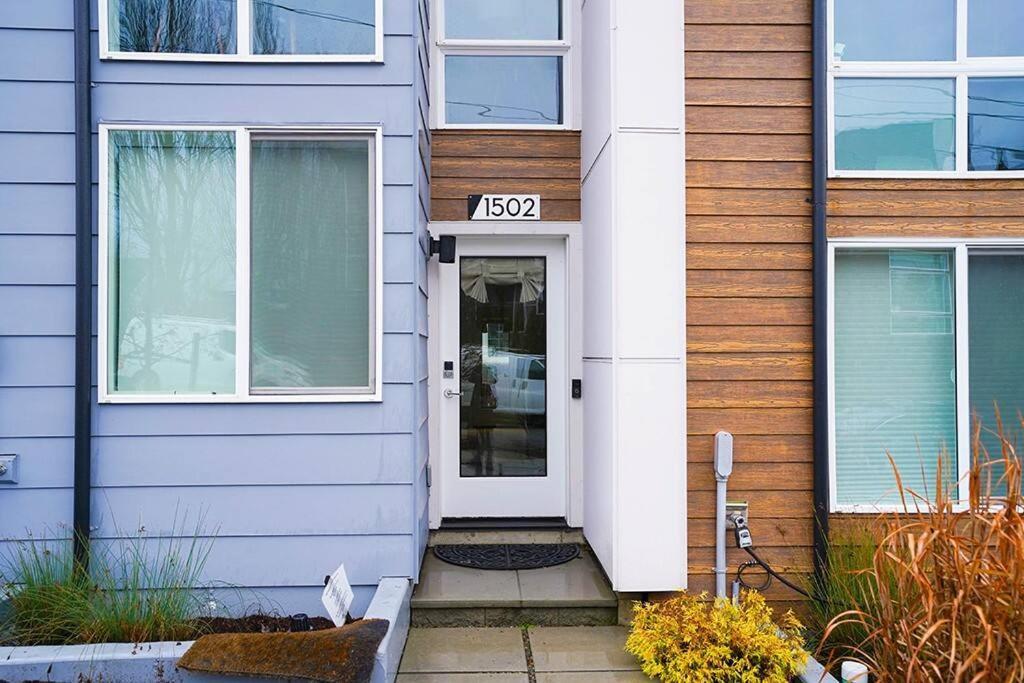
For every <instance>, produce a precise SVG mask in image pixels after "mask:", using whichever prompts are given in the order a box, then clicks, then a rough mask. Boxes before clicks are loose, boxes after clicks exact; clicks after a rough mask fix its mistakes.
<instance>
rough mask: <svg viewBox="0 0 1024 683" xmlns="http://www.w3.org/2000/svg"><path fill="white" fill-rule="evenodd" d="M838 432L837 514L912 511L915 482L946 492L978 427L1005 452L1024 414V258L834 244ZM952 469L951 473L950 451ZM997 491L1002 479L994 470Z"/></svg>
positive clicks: (970, 249) (1014, 253)
mask: <svg viewBox="0 0 1024 683" xmlns="http://www.w3.org/2000/svg"><path fill="white" fill-rule="evenodd" d="M833 258H834V267H833V273H834V286H833V291H832V301H831V307H832V314H831V316H830V317H831V322H832V344H831V354H832V362H831V371H830V375H831V377H830V381H831V385H832V391H831V392H830V393H831V397H830V398H831V411H832V416H831V420H830V422H831V424H832V433H831V437H830V440H831V442H832V451H833V464H834V467H833V468H832V470H833V501H832V502H833V508H834V509H836V510H840V511H851V510H857V509H858V508H859V507H860V506H863V508H864V509H867V510H872V509H875V508H876V507H877V506H880V505H898V504H899V503H900V498H899V490H898V487H897V484H896V477H895V474H894V471H893V468H892V466H891V464H890V461H889V458H892V460H893V462H895V464H896V467H897V469H898V470H899V473H900V476H901V477H902V479H903V481H904V483H905V484H906V486H907V487H908V488H910V489H912V490H914V491H916V492H918V493H920V494H922V495H927V494H928V493H929V492H930V493H934V491H935V486H936V482H937V481H938V480H939V478H940V477H941V478H942V479H943V480H944V481H946V482H947V483H948V484H950V485H954V484H955V483H957V482H959V484H960V487H961V488H960V491H959V494H960V498H962V499H965V498H966V497H967V495H968V493H969V490H968V488H969V486H970V482H968V481H967V479H966V478H965V475H966V473H967V471H968V470H969V467H970V463H971V457H972V453H971V449H972V444H971V440H972V429H973V426H972V421H973V420H974V419H975V418H977V419H978V420H980V421H981V424H982V426H983V429H982V431H981V433H980V439H981V444H982V446H983V447H984V450H985V451H987V453H988V455H989V456H991V457H992V458H994V459H998V458H999V457H1000V456H1001V452H1002V447H1001V443H1000V441H999V439H998V437H997V436H996V429H997V409H998V411H999V412H1001V413H1002V415H1003V416H1005V427H1006V430H1007V435H1008V436H1010V437H1011V440H1019V437H1020V435H1019V434H1017V433H1016V432H1017V430H1016V429H1015V428H1014V424H1015V423H1016V420H1015V419H1013V417H1012V416H1015V415H1017V414H1018V413H1019V412H1020V411H1022V410H1024V358H1022V356H1021V354H1020V353H1019V348H1020V340H1022V339H1024V252H1022V251H1021V250H1019V249H1011V248H999V249H995V248H990V247H985V246H977V247H975V246H971V245H968V244H956V245H950V246H948V247H947V246H939V247H930V246H922V247H919V248H888V247H883V246H881V245H879V246H871V245H866V244H865V245H859V246H853V245H846V246H836V247H833ZM940 454H942V455H943V460H942V462H943V471H942V472H941V473H940V472H939V466H938V463H939V455H940ZM991 474H992V482H993V484H994V485H995V490H1000V489H1003V488H1005V482H999V478H1000V477H1001V476H1002V475H1003V472H1002V471H995V470H993V471H992V472H991Z"/></svg>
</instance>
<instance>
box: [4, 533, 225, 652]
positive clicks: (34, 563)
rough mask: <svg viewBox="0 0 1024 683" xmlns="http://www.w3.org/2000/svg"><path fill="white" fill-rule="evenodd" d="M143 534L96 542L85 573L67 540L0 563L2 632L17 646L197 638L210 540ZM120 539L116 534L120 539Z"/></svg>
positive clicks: (25, 545) (14, 553) (32, 546)
mask: <svg viewBox="0 0 1024 683" xmlns="http://www.w3.org/2000/svg"><path fill="white" fill-rule="evenodd" d="M201 531H202V530H201V524H200V525H197V527H196V529H195V532H194V533H193V534H192V535H191V536H186V537H182V536H179V535H177V533H176V532H172V534H171V536H170V537H167V538H149V537H147V536H146V535H145V533H144V531H141V530H140V531H139V532H138V533H137V534H135V535H133V536H130V537H127V538H124V537H122V538H119V539H117V540H113V541H99V540H94V541H93V542H92V544H91V556H90V558H89V559H90V561H89V571H85V570H83V569H82V568H81V567H79V566H77V565H76V563H75V561H74V557H73V552H72V543H71V541H70V540H67V539H54V538H44V539H29V540H27V541H18V542H15V543H13V544H12V545H11V547H10V549H9V550H8V551H7V553H6V554H5V557H3V558H2V561H0V589H2V593H3V597H5V598H6V599H7V601H8V605H7V610H6V616H5V619H4V620H5V623H4V624H3V627H2V628H0V633H4V634H6V638H8V639H10V640H12V641H13V642H15V643H17V644H20V645H63V644H72V643H102V642H123V643H138V642H144V641H159V640H186V639H190V638H193V637H195V636H196V635H198V634H197V628H198V626H197V624H196V622H195V619H196V618H197V617H200V616H203V614H204V610H205V606H206V603H205V601H204V600H203V598H202V596H201V594H200V591H199V590H198V588H199V587H200V581H201V575H202V571H203V567H204V566H205V564H206V559H207V556H208V555H209V551H210V546H211V545H212V539H210V538H209V537H207V536H205V535H204V534H202V533H201ZM118 535H119V536H120V534H118Z"/></svg>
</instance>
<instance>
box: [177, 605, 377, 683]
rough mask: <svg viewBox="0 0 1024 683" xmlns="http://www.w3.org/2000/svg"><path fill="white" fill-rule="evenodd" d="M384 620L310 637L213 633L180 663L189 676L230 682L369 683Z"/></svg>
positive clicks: (352, 625)
mask: <svg viewBox="0 0 1024 683" xmlns="http://www.w3.org/2000/svg"><path fill="white" fill-rule="evenodd" d="M387 632H388V622H387V620H386V619H363V620H361V621H356V622H353V623H351V624H347V625H345V626H342V627H341V628H332V629H326V630H323V631H310V632H308V633H215V634H211V635H206V636H202V637H201V638H199V640H197V641H196V642H195V644H193V645H192V647H190V648H189V649H188V651H187V652H186V653H185V654H184V656H182V658H181V659H179V660H178V666H179V667H181V668H182V669H185V670H187V671H199V672H203V673H215V674H223V675H228V676H256V677H263V678H294V679H300V680H307V681H320V682H322V683H368V681H369V680H370V677H371V675H372V674H373V662H374V657H375V656H376V654H377V646H379V645H380V642H381V641H382V640H383V639H384V636H385V635H386V634H387Z"/></svg>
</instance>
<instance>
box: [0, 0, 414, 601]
mask: <svg viewBox="0 0 1024 683" xmlns="http://www.w3.org/2000/svg"><path fill="white" fill-rule="evenodd" d="M384 6H385V25H384V28H385V55H384V56H385V63H384V64H377V65H365V64H364V65H360V64H329V65H327V64H323V65H317V64H295V65H288V64H274V65H256V64H202V63H165V62H100V61H98V60H97V59H95V57H94V60H93V80H94V84H95V87H94V88H93V106H94V116H95V121H94V125H95V124H96V123H98V122H100V121H104V122H147V123H149V122H153V123H167V124H174V123H184V122H209V123H262V124H301V123H335V124H339V125H344V124H380V125H382V126H383V128H384V145H383V158H384V163H383V169H382V173H383V182H384V197H383V199H384V231H385V237H384V242H383V245H382V248H383V258H384V273H383V276H384V282H385V285H384V321H383V323H384V332H385V335H384V349H383V364H384V375H383V380H384V401H383V402H382V403H377V404H369V403H368V404H344V405H331V404H307V405H302V404H286V405H273V404H269V405H267V404H265V405H102V406H96V408H95V414H94V432H95V439H94V442H93V459H94V464H93V470H94V474H93V480H94V481H93V483H94V492H93V508H94V518H93V524H94V525H95V526H96V532H95V533H96V535H97V536H98V537H99V538H100V539H109V538H113V537H116V536H117V535H118V534H132V533H135V530H136V529H137V528H139V527H140V525H141V526H144V527H145V529H146V533H147V534H149V535H160V534H166V533H169V532H170V531H171V530H172V528H173V527H174V526H175V519H176V518H177V519H178V521H179V525H178V526H179V527H180V520H181V517H182V515H183V514H185V513H186V512H187V513H188V514H189V517H190V519H193V520H194V519H195V517H196V516H197V515H198V514H199V513H200V512H202V513H203V514H204V515H205V519H206V525H207V528H210V529H216V530H217V540H216V541H215V543H214V545H213V553H212V555H211V558H210V562H209V565H208V572H207V573H208V576H209V578H210V579H212V580H216V581H221V582H227V583H228V584H232V585H237V586H244V587H249V588H252V589H254V590H255V591H257V592H258V593H259V594H260V595H262V596H264V597H265V598H266V599H267V600H269V601H271V602H272V603H273V604H274V606H276V607H278V608H279V609H285V610H297V609H303V610H306V611H319V610H318V607H317V603H318V597H319V591H320V586H321V585H322V579H323V576H324V575H325V574H327V573H329V572H330V571H332V570H333V569H334V567H335V566H336V565H337V564H338V563H339V562H342V561H344V562H345V563H346V566H347V569H348V573H349V576H350V578H351V580H352V582H353V583H354V584H355V585H356V590H357V603H356V610H357V611H361V609H363V608H364V607H365V604H366V602H367V601H368V600H369V596H370V592H371V590H372V587H373V586H374V585H376V583H377V581H378V579H379V578H380V577H381V576H416V575H417V574H418V570H419V562H420V557H421V555H422V551H423V548H424V547H425V544H426V524H427V513H426V511H427V490H426V482H425V466H426V458H427V389H426V387H427V385H426V377H427V371H428V368H427V354H426V343H427V314H426V310H427V306H426V301H427V291H426V269H425V261H424V259H425V253H424V250H425V248H426V221H427V211H426V205H425V203H426V201H427V199H426V197H428V196H429V191H428V189H427V187H426V184H427V183H428V182H429V181H428V179H427V175H426V170H425V169H426V168H427V163H428V160H427V159H426V158H425V156H426V155H428V154H429V150H428V147H429V139H428V136H429V131H428V128H427V125H426V119H425V113H426V109H427V104H426V98H427V90H426V82H425V77H426V69H427V65H426V59H427V55H428V54H429V51H428V50H427V49H426V45H427V42H426V41H427V37H426V36H427V23H426V22H427V7H426V3H425V0H387V1H386V2H385V3H384ZM71 22H72V3H71V2H69V1H68V0H4V1H3V2H0V452H14V453H18V454H19V455H20V457H21V458H22V462H21V482H20V484H19V485H18V486H16V487H4V488H0V538H6V539H12V538H24V537H25V536H26V535H27V534H29V533H36V534H38V533H41V532H44V531H45V530H47V529H49V530H50V531H51V532H54V533H61V532H62V530H63V532H64V533H66V527H67V525H68V524H69V523H70V517H71V489H70V486H71V477H72V446H73V440H72V436H73V420H72V417H73V413H72V408H73V406H72V398H73V392H74V389H73V379H74V367H73V363H74V355H73V353H74V348H73V345H74V340H73V332H74V229H75V226H74V188H73V183H74V151H73V144H74V136H73V114H74V110H73V106H74V101H73V85H72V83H71V79H72V76H73V65H74V55H73V39H74V36H73V32H72V30H71ZM95 26H96V8H95V7H94V8H93V28H94V30H93V54H94V55H95V54H96V42H97V40H98V32H97V31H96V30H95ZM95 132H96V128H95V127H94V134H95ZM97 175H98V169H94V177H93V180H94V183H95V180H96V177H97ZM94 230H95V226H94ZM176 515H177V517H176Z"/></svg>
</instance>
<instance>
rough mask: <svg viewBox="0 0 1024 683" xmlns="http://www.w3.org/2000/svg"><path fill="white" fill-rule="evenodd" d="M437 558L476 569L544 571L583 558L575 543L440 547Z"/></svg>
mask: <svg viewBox="0 0 1024 683" xmlns="http://www.w3.org/2000/svg"><path fill="white" fill-rule="evenodd" d="M434 555H435V556H436V557H437V559H439V560H442V561H444V562H447V563H448V564H455V565H458V566H460V567H472V568H473V569H540V568H541V567H554V566H555V565H559V564H565V563H566V562H568V561H569V560H574V559H576V558H577V557H579V556H580V547H579V546H578V545H576V544H575V543H522V544H513V543H502V544H496V545H436V546H434Z"/></svg>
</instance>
